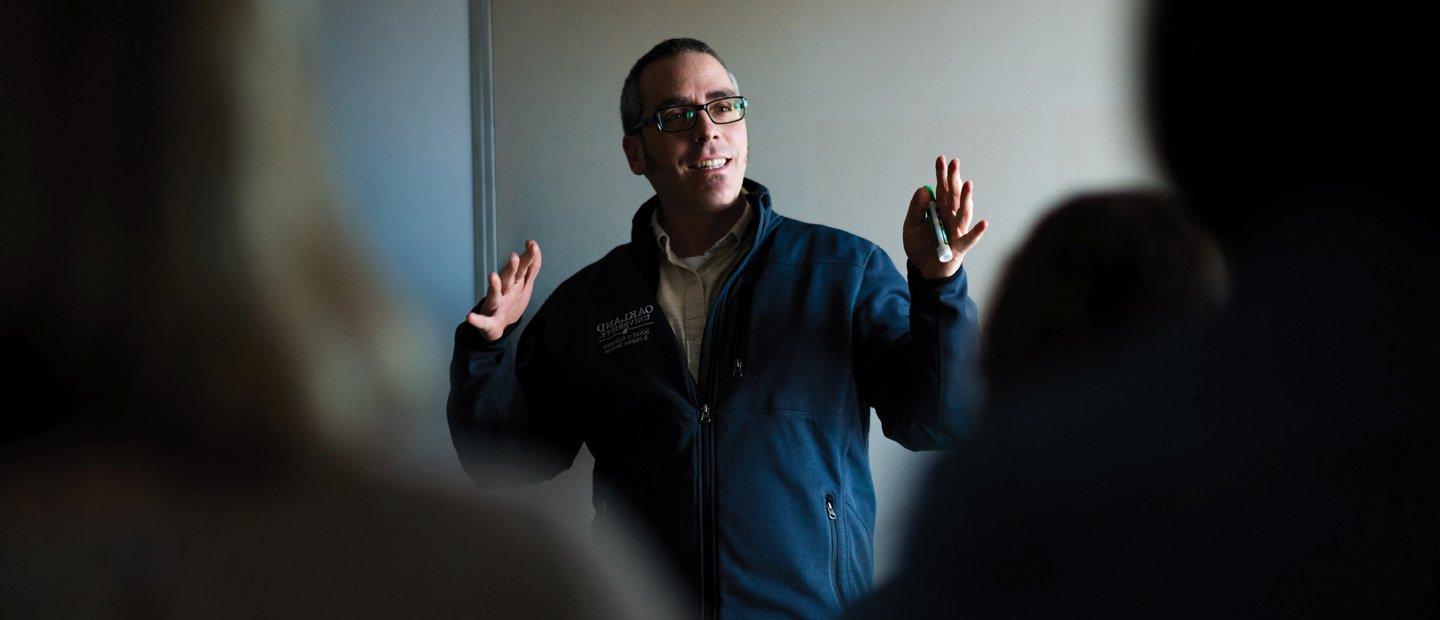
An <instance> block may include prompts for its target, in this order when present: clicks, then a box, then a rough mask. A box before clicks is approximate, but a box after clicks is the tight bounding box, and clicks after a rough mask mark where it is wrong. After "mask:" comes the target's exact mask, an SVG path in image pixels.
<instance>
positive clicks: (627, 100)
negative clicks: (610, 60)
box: [620, 38, 740, 134]
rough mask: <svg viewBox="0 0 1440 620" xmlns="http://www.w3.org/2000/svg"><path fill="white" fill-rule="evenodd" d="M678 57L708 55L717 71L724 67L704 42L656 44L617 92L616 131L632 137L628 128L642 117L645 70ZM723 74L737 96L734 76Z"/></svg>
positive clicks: (684, 41)
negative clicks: (641, 91) (642, 77)
mask: <svg viewBox="0 0 1440 620" xmlns="http://www.w3.org/2000/svg"><path fill="white" fill-rule="evenodd" d="M681 54H708V55H710V57H711V58H714V59H715V60H716V62H719V63H720V66H721V67H725V61H724V60H721V59H720V55H719V54H717V53H715V50H714V48H711V47H710V46H709V45H706V44H705V42H704V41H700V40H698V39H686V38H679V39H665V40H664V41H661V42H659V43H657V44H656V45H655V47H652V48H650V51H648V52H645V55H644V56H641V57H640V59H639V60H637V61H635V66H633V67H630V73H629V74H628V75H626V76H625V85H624V86H623V87H621V89H620V131H622V132H624V133H626V134H630V133H633V130H632V128H633V127H635V125H638V124H639V123H640V120H641V118H642V117H643V116H644V115H645V107H644V106H645V101H644V100H643V99H642V98H641V96H640V74H641V73H644V72H645V68H646V67H649V66H650V65H651V63H654V62H655V61H657V60H664V59H666V58H674V57H675V56H679V55H681ZM725 73H727V74H729V76H730V84H731V86H733V87H734V88H735V92H736V93H739V92H740V82H739V81H737V80H736V79H735V74H734V73H730V68H729V67H725Z"/></svg>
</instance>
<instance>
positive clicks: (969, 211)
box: [958, 181, 975, 233]
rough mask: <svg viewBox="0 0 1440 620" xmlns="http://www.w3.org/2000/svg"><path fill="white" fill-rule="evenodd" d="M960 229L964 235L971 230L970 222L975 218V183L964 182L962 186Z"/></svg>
mask: <svg viewBox="0 0 1440 620" xmlns="http://www.w3.org/2000/svg"><path fill="white" fill-rule="evenodd" d="M959 203H960V217H959V220H960V227H959V229H958V231H959V232H961V233H964V232H965V231H967V230H969V229H970V220H971V219H972V218H973V217H974V216H975V182H974V181H963V182H961V184H960V200H959Z"/></svg>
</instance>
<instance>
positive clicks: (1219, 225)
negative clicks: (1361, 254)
mask: <svg viewBox="0 0 1440 620" xmlns="http://www.w3.org/2000/svg"><path fill="white" fill-rule="evenodd" d="M1281 4H1283V6H1279V5H1281ZM1394 6H1395V7H1398V6H1399V5H1394ZM1153 11H1154V13H1153V14H1152V16H1151V30H1150V33H1149V35H1150V41H1149V47H1148V51H1147V54H1148V55H1147V59H1146V60H1147V62H1148V65H1149V67H1148V83H1147V91H1148V92H1147V96H1148V99H1149V101H1148V110H1147V112H1148V115H1149V123H1150V126H1151V130H1152V134H1153V136H1152V137H1153V139H1154V140H1155V144H1156V151H1157V153H1158V155H1159V158H1160V163H1161V165H1162V167H1163V168H1164V169H1165V170H1166V172H1167V173H1168V174H1169V176H1170V178H1171V179H1172V180H1173V181H1174V182H1175V184H1176V185H1177V186H1178V187H1179V189H1180V191H1181V193H1182V194H1183V195H1184V196H1185V197H1186V202H1187V204H1188V205H1189V206H1190V207H1191V208H1192V209H1194V210H1195V213H1196V214H1197V216H1198V217H1199V218H1200V219H1201V220H1203V221H1204V222H1205V223H1206V224H1207V225H1208V226H1210V228H1211V229H1212V230H1214V231H1216V234H1217V235H1219V236H1221V237H1222V238H1229V237H1231V236H1232V235H1235V234H1240V235H1244V234H1249V233H1248V231H1246V230H1245V229H1244V222H1245V221H1246V220H1247V219H1248V217H1249V215H1250V212H1251V211H1252V210H1254V209H1256V208H1264V207H1262V206H1260V205H1264V204H1265V203H1266V202H1267V200H1268V199H1270V198H1273V197H1275V196H1278V195H1281V194H1284V193H1286V192H1289V191H1291V190H1294V189H1297V188H1301V187H1308V186H1314V185H1317V184H1321V183H1332V182H1336V183H1353V184H1357V185H1361V186H1365V187H1369V188H1373V189H1377V190H1381V191H1386V192H1389V193H1393V194H1399V193H1406V194H1408V193H1410V188H1413V187H1415V186H1416V183H1417V181H1416V179H1417V178H1421V177H1419V176H1418V175H1417V174H1416V173H1417V171H1418V170H1419V167H1420V165H1421V162H1420V160H1421V159H1422V158H1419V157H1415V156H1414V155H1412V153H1413V152H1414V151H1415V149H1416V148H1417V147H1418V148H1420V149H1423V150H1428V148H1427V147H1428V146H1429V144H1428V142H1426V140H1428V132H1427V134H1425V137H1422V133H1421V127H1420V123H1421V118H1423V117H1422V115H1421V114H1420V113H1419V112H1420V110H1421V106H1422V105H1427V102H1428V101H1429V98H1428V97H1429V96H1428V95H1422V94H1421V91H1422V90H1424V89H1423V86H1424V85H1425V84H1426V83H1427V82H1428V81H1429V77H1428V72H1427V74H1422V73H1419V72H1418V70H1417V69H1418V67H1417V65H1418V64H1419V63H1420V61H1421V59H1422V58H1424V57H1428V54H1426V55H1425V56H1421V54H1420V50H1419V46H1420V43H1421V41H1422V40H1423V39H1421V38H1420V37H1419V36H1416V35H1417V34H1418V32H1417V30H1418V29H1419V28H1420V27H1421V26H1420V24H1424V23H1428V21H1427V20H1422V19H1420V18H1419V17H1418V16H1416V15H1407V14H1406V13H1412V12H1413V9H1400V8H1393V7H1392V8H1391V9H1387V10H1384V11H1380V10H1375V11H1348V10H1331V9H1329V8H1328V7H1326V6H1324V5H1316V4H1307V3H1254V2H1239V1H1233V0H1227V1H1200V0H1160V1H1159V2H1157V3H1156V5H1155V6H1154V8H1153ZM1425 122H1426V123H1427V124H1428V122H1429V121H1428V120H1427V121H1425ZM1424 159H1428V158H1424Z"/></svg>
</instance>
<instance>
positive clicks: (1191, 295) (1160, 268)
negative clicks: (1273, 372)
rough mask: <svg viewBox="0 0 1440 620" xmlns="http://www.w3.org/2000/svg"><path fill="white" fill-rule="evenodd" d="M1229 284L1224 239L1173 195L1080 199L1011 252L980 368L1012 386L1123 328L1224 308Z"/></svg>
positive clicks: (1048, 219)
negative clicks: (1194, 218)
mask: <svg viewBox="0 0 1440 620" xmlns="http://www.w3.org/2000/svg"><path fill="white" fill-rule="evenodd" d="M1225 281H1226V278H1225V268H1224V262H1223V261H1222V259H1221V256H1220V252H1219V249H1218V248H1217V247H1216V245H1215V242H1214V241H1213V240H1212V239H1211V238H1210V235H1209V234H1208V233H1207V232H1206V231H1205V230H1204V229H1203V228H1201V227H1200V226H1198V225H1197V224H1195V223H1194V222H1193V221H1191V219H1190V218H1189V216H1188V214H1187V213H1186V211H1185V210H1184V209H1181V208H1180V207H1178V206H1177V205H1176V204H1175V203H1174V201H1173V200H1172V199H1171V198H1170V197H1169V196H1167V195H1165V194H1162V193H1157V192H1143V191H1135V192H1110V193H1095V194H1087V195H1082V196H1078V197H1075V198H1072V199H1070V200H1067V201H1065V202H1064V203H1062V204H1061V205H1060V206H1059V207H1057V208H1055V209H1054V210H1053V211H1051V212H1050V213H1049V214H1048V215H1046V216H1045V217H1044V218H1043V219H1041V220H1040V223H1039V224H1037V225H1036V226H1035V228H1034V229H1033V230H1032V231H1031V232H1030V236H1029V237H1028V238H1027V239H1026V240H1025V243H1024V244H1023V245H1021V247H1020V249H1019V250H1018V251H1017V252H1016V253H1015V255H1014V256H1013V257H1012V258H1011V259H1010V263H1009V264H1008V265H1007V267H1006V270H1005V275H1004V277H1003V279H1002V280H1001V282H1000V288H999V291H998V293H997V295H996V300H995V302H994V306H993V309H992V311H991V312H990V319H989V323H987V325H986V329H985V332H986V333H985V338H984V343H985V344H984V350H983V352H982V354H981V365H982V367H983V369H984V371H985V374H986V375H987V377H988V378H990V379H991V380H993V381H997V382H1001V383H1003V382H1006V381H1008V380H1010V379H1012V378H1013V377H1014V376H1016V375H1017V374H1020V373H1023V372H1024V371H1026V370H1027V369H1033V368H1036V367H1041V366H1044V365H1046V364H1047V363H1049V362H1052V361H1054V358H1055V357H1056V356H1057V355H1061V354H1064V353H1069V352H1072V351H1075V350H1078V349H1081V348H1083V347H1086V346H1089V345H1093V344H1095V343H1097V342H1099V341H1102V340H1104V339H1107V338H1109V337H1112V336H1115V335H1117V334H1118V333H1120V332H1121V331H1122V330H1126V329H1130V328H1136V327H1140V326H1144V325H1149V324H1151V323H1155V322H1162V321H1171V322H1195V321H1197V320H1199V319H1203V318H1204V317H1206V316H1209V315H1211V314H1212V313H1214V312H1215V311H1217V310H1218V309H1219V308H1220V305H1221V303H1222V302H1223V301H1224V297H1225Z"/></svg>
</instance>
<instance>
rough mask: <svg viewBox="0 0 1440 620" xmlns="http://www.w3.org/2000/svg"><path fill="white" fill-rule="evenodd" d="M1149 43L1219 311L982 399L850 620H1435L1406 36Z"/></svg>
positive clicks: (1182, 26) (1227, 9)
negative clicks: (1309, 619)
mask: <svg viewBox="0 0 1440 620" xmlns="http://www.w3.org/2000/svg"><path fill="white" fill-rule="evenodd" d="M1150 18H1151V22H1150V29H1151V30H1150V36H1151V41H1150V43H1149V47H1148V49H1147V51H1146V54H1147V56H1146V62H1147V63H1148V64H1149V75H1148V76H1147V80H1148V82H1147V92H1148V96H1149V103H1148V113H1149V117H1150V126H1151V130H1152V136H1153V139H1154V140H1155V144H1156V146H1157V151H1158V153H1159V157H1160V159H1161V163H1162V165H1163V167H1164V168H1165V170H1166V172H1167V174H1168V175H1169V177H1170V178H1171V180H1172V181H1173V182H1174V184H1175V186H1176V187H1177V188H1178V190H1179V191H1180V192H1181V194H1182V195H1183V198H1184V200H1185V203H1186V204H1187V205H1188V206H1189V207H1190V208H1191V209H1192V210H1193V212H1194V213H1195V215H1196V216H1197V217H1198V218H1200V219H1201V220H1202V221H1203V222H1204V223H1205V224H1206V225H1207V226H1208V227H1209V228H1211V229H1212V230H1213V231H1215V232H1216V235H1217V238H1218V240H1219V241H1220V243H1221V245H1222V247H1223V249H1224V250H1225V252H1226V254H1227V256H1228V257H1229V262H1230V267H1231V270H1230V271H1231V274H1232V292H1231V300H1230V302H1229V304H1228V306H1227V308H1226V309H1225V310H1224V312H1223V314H1222V315H1221V316H1220V317H1218V318H1217V319H1216V320H1215V321H1214V322H1213V323H1212V324H1211V325H1209V326H1208V327H1205V328H1203V329H1201V330H1198V331H1197V330H1185V329H1173V328H1172V329H1166V328H1163V327H1157V328H1154V329H1151V330H1146V331H1145V333H1135V334H1132V335H1131V337H1129V338H1127V339H1125V340H1124V341H1123V342H1113V343H1109V344H1108V345H1104V346H1097V347H1093V348H1090V349H1087V350H1086V351H1084V352H1083V354H1076V355H1072V356H1070V357H1069V358H1068V359H1066V360H1064V361H1063V362H1061V363H1060V364H1059V365H1057V366H1056V367H1055V368H1052V370H1051V372H1050V373H1049V374H1048V375H1047V376H1046V381H1045V382H1043V384H1042V383H1035V384H1032V385H1031V386H1030V389H1027V390H1011V391H1009V392H1006V393H1004V394H997V395H996V397H995V399H993V400H992V401H991V402H990V403H989V404H988V406H987V408H986V411H985V413H984V423H983V425H982V427H981V428H980V430H979V431H978V432H977V435H976V437H975V439H974V441H973V442H972V443H971V444H969V445H968V446H965V447H963V448H961V449H960V450H958V451H957V452H956V453H955V454H954V455H952V457H951V458H950V459H949V460H948V461H947V462H945V463H944V464H942V465H941V466H939V467H938V468H937V470H936V472H935V475H934V477H933V478H932V480H930V482H929V486H928V490H926V491H923V492H922V496H923V497H926V498H927V499H928V503H927V504H925V505H923V506H921V507H920V508H919V509H918V510H917V515H916V518H915V523H914V527H913V530H912V532H911V535H910V542H909V546H908V550H907V555H906V556H905V561H904V565H903V566H902V567H901V569H900V570H899V571H898V574H897V575H896V576H895V577H894V578H893V579H892V580H890V581H889V582H888V583H886V584H885V585H884V586H882V587H881V588H880V589H879V590H877V592H876V594H875V595H874V596H873V597H872V598H870V599H868V600H867V601H865V603H864V604H863V605H862V609H861V610H860V611H859V612H858V615H860V616H862V617H869V616H886V617H890V616H894V617H947V616H957V617H959V616H965V617H1002V616H1003V617H1016V616H1029V617H1033V616H1066V617H1072V616H1117V615H1122V616H1162V615H1163V616H1167V617H1169V616H1217V615H1227V616H1235V615H1243V616H1275V615H1286V616H1296V615H1308V616H1320V615H1325V616H1330V615H1351V616H1354V615H1363V616H1375V617H1405V616H1426V617H1434V615H1435V614H1436V612H1437V610H1440V606H1437V598H1440V587H1437V583H1440V581H1437V571H1440V540H1437V537H1436V528H1437V525H1440V511H1437V497H1436V489H1437V488H1440V485H1437V480H1436V477H1435V473H1434V472H1436V471H1440V467H1436V465H1437V463H1436V460H1437V459H1436V452H1437V450H1436V447H1437V445H1440V444H1437V441H1436V439H1437V433H1436V415H1435V412H1436V411H1437V410H1440V407H1437V402H1436V401H1437V399H1436V396H1435V390H1434V388H1433V387H1432V383H1433V382H1434V380H1435V377H1436V376H1440V373H1437V370H1440V368H1437V364H1436V361H1435V353H1436V351H1440V346H1437V345H1440V321H1437V318H1436V315H1435V309H1436V305H1435V301H1436V295H1435V292H1434V290H1433V289H1434V287H1433V284H1432V283H1433V281H1434V275H1433V274H1435V273H1436V270H1437V268H1440V260H1437V250H1436V248H1437V245H1436V241H1437V235H1436V222H1435V217H1434V213H1433V211H1431V210H1430V209H1429V208H1428V207H1427V206H1426V205H1425V203H1424V202H1423V201H1422V199H1421V196H1422V193H1421V184H1422V183H1423V180H1424V179H1426V178H1427V176H1428V175H1425V174H1423V173H1422V172H1421V166H1423V165H1425V163H1424V162H1425V161H1426V158H1424V157H1419V156H1417V155H1416V154H1415V148H1414V147H1416V146H1421V147H1423V146H1427V145H1428V144H1430V142H1429V136H1430V135H1433V133H1430V128H1429V126H1428V123H1429V121H1428V117H1429V116H1430V114H1429V113H1428V112H1424V113H1422V111H1423V107H1422V106H1423V105H1424V103H1423V102H1424V101H1425V100H1426V99H1425V97H1424V96H1422V95H1421V93H1420V88H1421V86H1422V84H1423V82H1424V77H1425V76H1426V75H1428V72H1426V71H1422V70H1421V64H1422V59H1423V58H1425V57H1428V55H1427V54H1423V53H1421V49H1420V48H1421V46H1422V44H1423V43H1424V42H1425V41H1426V40H1427V37H1425V36H1424V34H1425V33H1424V29H1425V28H1426V26H1425V25H1424V24H1425V23H1427V22H1426V21H1425V20H1424V19H1422V18H1421V17H1420V16H1419V15H1418V13H1416V11H1415V10H1412V9H1402V8H1400V7H1398V6H1396V5H1385V6H1380V5H1354V6H1349V7H1347V8H1346V10H1345V11H1343V12H1331V11H1328V10H1324V9H1322V8H1321V7H1319V6H1315V5H1300V4H1290V3H1285V4H1283V5H1276V4H1263V5H1256V4H1250V3H1240V2H1197V1H1191V0H1173V1H1162V2H1159V3H1157V4H1156V5H1155V6H1154V7H1153V13H1152V15H1151V16H1150Z"/></svg>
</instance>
